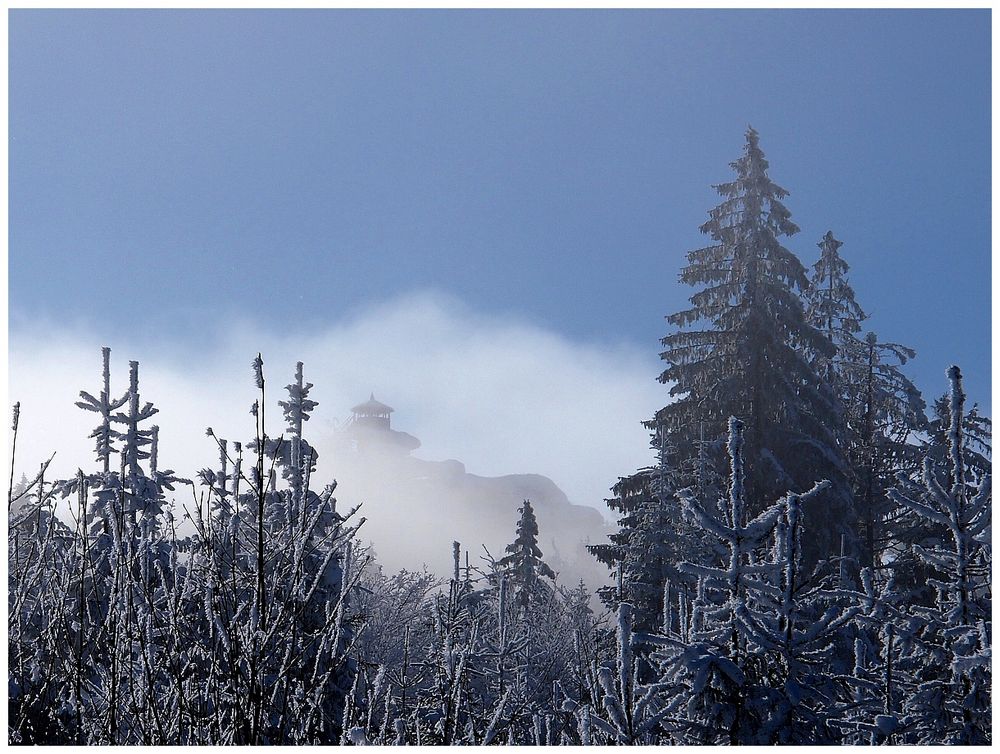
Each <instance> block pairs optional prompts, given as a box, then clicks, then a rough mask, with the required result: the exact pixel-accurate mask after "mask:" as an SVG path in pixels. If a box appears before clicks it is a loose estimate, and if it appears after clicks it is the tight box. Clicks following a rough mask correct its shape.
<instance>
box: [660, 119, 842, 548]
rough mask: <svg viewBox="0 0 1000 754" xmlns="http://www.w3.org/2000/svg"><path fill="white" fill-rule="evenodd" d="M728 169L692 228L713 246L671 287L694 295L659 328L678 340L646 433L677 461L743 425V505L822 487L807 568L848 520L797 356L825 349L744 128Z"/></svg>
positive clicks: (785, 223) (786, 223)
mask: <svg viewBox="0 0 1000 754" xmlns="http://www.w3.org/2000/svg"><path fill="white" fill-rule="evenodd" d="M731 166H732V168H733V170H734V171H735V173H736V177H735V179H734V180H733V181H730V182H728V183H723V184H721V185H718V186H716V190H717V191H718V192H719V194H720V195H721V196H722V197H723V201H722V203H721V204H719V205H718V206H717V207H715V208H714V209H712V210H711V211H710V212H709V220H708V222H706V223H705V224H704V225H702V226H701V231H702V232H703V233H705V234H707V235H708V236H710V237H711V239H712V242H713V243H712V244H711V245H710V246H706V247H704V248H701V249H696V250H694V251H691V252H690V253H689V254H688V264H687V266H685V267H684V268H683V270H682V272H681V281H682V282H685V283H687V284H688V285H692V286H696V287H698V288H699V290H698V291H697V292H696V293H695V294H694V295H693V296H691V299H690V301H691V308H689V309H687V310H685V311H681V312H678V313H676V314H673V315H671V316H669V317H668V318H667V320H668V322H669V323H670V324H671V325H674V326H675V327H676V328H677V330H676V331H675V332H672V333H670V334H669V335H667V336H666V337H665V338H663V341H662V342H663V345H664V347H665V350H664V351H663V353H662V354H661V358H663V360H664V361H666V362H667V367H666V369H665V370H664V371H663V373H662V374H661V375H660V381H661V382H664V383H670V384H671V388H670V394H671V396H673V397H674V400H673V401H672V402H671V403H670V404H669V405H667V406H666V407H664V408H663V409H661V410H660V411H659V412H657V414H656V417H655V418H654V420H653V421H652V422H651V424H652V425H654V426H657V427H660V426H664V427H665V430H666V432H667V433H669V434H670V435H671V441H673V442H675V443H676V444H677V445H678V447H679V448H681V453H682V454H683V453H684V452H685V451H684V448H685V446H686V448H687V452H688V453H689V454H691V453H693V447H694V446H695V440H697V439H698V438H699V436H700V434H701V433H702V432H703V433H704V435H706V436H712V437H719V436H721V435H722V434H723V433H724V432H725V422H726V420H727V418H728V417H729V416H731V415H735V416H743V417H746V421H747V429H746V472H747V474H746V476H747V490H748V499H749V500H752V501H762V500H773V499H776V498H778V497H780V496H781V495H783V494H785V493H786V492H788V491H789V490H793V491H794V490H798V491H801V490H805V489H808V488H809V487H810V486H811V485H812V483H813V482H814V481H815V480H816V479H822V478H827V479H829V480H830V481H831V483H832V484H831V487H830V489H829V490H828V491H827V492H826V493H825V494H824V495H823V499H822V500H817V503H816V506H817V510H816V512H815V514H813V516H812V520H815V521H817V527H816V531H817V533H820V532H823V533H824V536H821V537H817V538H815V539H813V540H811V542H810V548H809V550H807V553H806V556H807V561H810V562H815V560H816V559H818V557H819V556H820V555H822V554H832V553H833V552H834V551H836V550H837V549H839V543H840V534H841V532H842V531H843V530H844V529H845V528H846V527H848V526H850V525H851V524H853V520H854V514H853V510H852V501H851V493H850V488H849V484H848V481H847V473H846V472H847V469H846V464H845V460H844V457H843V453H842V450H841V449H840V448H839V447H838V442H837V430H838V428H839V427H842V424H843V411H842V409H841V404H840V402H839V400H838V399H837V396H836V395H835V393H834V391H833V390H832V389H831V388H830V386H829V384H828V383H827V381H826V380H825V379H824V378H823V377H822V376H821V375H819V374H817V372H816V370H815V369H814V367H813V365H812V364H811V363H810V359H809V357H808V354H821V355H822V356H824V357H831V356H832V355H833V353H834V347H833V345H832V344H831V343H830V341H829V340H828V339H827V338H826V337H824V334H823V333H822V332H821V331H819V330H817V328H816V327H814V326H813V325H812V324H811V323H810V322H809V320H808V318H807V316H806V312H805V310H804V307H803V304H802V300H801V298H800V292H802V291H804V290H805V289H806V288H807V286H808V280H807V277H806V270H805V268H804V267H803V265H802V263H801V262H800V261H799V259H798V258H797V257H796V256H795V254H793V253H792V252H791V251H789V250H788V249H787V248H785V247H784V246H783V245H782V243H781V239H782V238H783V237H787V236H791V235H793V234H795V233H797V232H798V230H799V229H798V227H797V226H796V225H795V223H793V222H792V220H791V214H790V212H789V211H788V209H787V208H786V207H785V206H784V204H782V200H783V199H784V198H785V197H786V196H787V195H788V192H787V191H786V190H785V189H783V188H782V187H781V186H779V185H778V184H776V183H774V182H773V181H772V180H771V179H770V178H769V177H768V162H767V160H766V159H765V157H764V153H763V152H762V151H761V148H760V145H759V142H758V136H757V132H756V131H755V130H753V129H752V128H750V129H748V130H747V133H746V145H745V146H744V150H743V156H742V157H740V158H739V159H738V160H736V161H735V162H733V163H731ZM662 435H663V433H662V432H661V433H660V436H662ZM654 442H655V440H654ZM849 536H850V535H849Z"/></svg>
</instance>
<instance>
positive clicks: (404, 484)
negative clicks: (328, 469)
mask: <svg viewBox="0 0 1000 754" xmlns="http://www.w3.org/2000/svg"><path fill="white" fill-rule="evenodd" d="M392 412H393V409H392V408H391V407H389V406H387V405H385V404H384V403H380V402H379V401H377V400H375V396H374V394H373V395H372V396H371V397H370V399H369V400H368V401H366V402H364V403H361V404H359V405H357V406H355V407H354V408H353V409H352V416H351V418H350V419H349V420H348V421H347V422H346V423H345V424H344V425H342V427H341V428H340V429H339V430H338V431H337V432H336V436H335V438H334V440H333V447H332V448H330V449H329V450H328V451H326V452H325V453H324V456H325V457H326V458H329V459H330V460H331V462H332V467H333V469H334V470H335V473H336V476H337V480H338V488H337V497H338V500H339V501H340V506H341V507H342V508H343V507H347V506H354V505H356V504H358V503H363V507H362V510H361V512H362V514H363V515H364V516H366V518H367V519H368V520H367V522H366V523H365V525H364V527H363V528H362V530H361V539H362V541H366V542H367V541H370V542H372V543H373V544H374V549H375V553H376V555H377V557H378V560H379V562H380V563H381V564H382V565H383V566H384V567H385V568H386V569H387V570H389V571H393V570H398V569H401V568H409V569H416V568H419V567H420V565H421V564H426V565H427V566H428V567H429V568H430V569H431V570H432V571H434V572H435V573H437V574H440V575H446V574H448V573H449V572H450V569H451V562H452V549H451V543H452V542H453V541H455V540H457V541H459V542H461V544H462V548H463V550H468V551H470V552H471V557H472V563H473V564H474V565H475V564H476V563H477V561H478V556H480V555H485V553H484V550H483V547H484V546H485V547H486V548H488V550H489V551H490V553H492V554H493V556H494V557H500V556H501V555H502V554H503V548H504V546H505V545H507V544H509V542H510V541H511V540H512V538H513V536H514V531H515V527H516V523H517V519H518V512H517V511H518V508H519V506H520V505H521V503H522V502H523V501H524V500H525V499H528V500H531V502H532V505H533V506H534V509H535V512H536V514H537V518H538V527H539V538H538V542H539V546H540V547H541V548H542V550H543V552H544V553H545V559H546V561H547V562H548V563H549V564H550V565H551V566H552V568H553V569H555V571H557V572H558V574H559V581H560V583H563V584H567V585H572V584H574V583H576V581H578V580H579V579H581V578H583V579H584V580H585V581H586V582H587V583H588V584H590V585H591V586H596V585H598V584H601V583H604V581H606V579H607V570H606V569H605V568H604V567H603V566H601V565H600V564H598V563H597V562H596V561H595V560H594V558H593V556H591V555H590V554H589V553H588V552H587V551H586V548H585V545H586V544H588V543H590V542H601V541H603V540H604V538H605V537H606V535H607V532H608V527H607V525H606V523H605V521H604V519H603V517H602V516H601V514H600V513H599V512H598V511H597V510H596V509H594V508H591V507H589V506H583V505H574V504H573V503H571V502H570V501H569V500H568V499H567V497H566V495H565V493H563V491H562V490H560V489H559V487H558V486H556V484H555V483H554V482H553V481H552V480H551V479H549V478H548V477H545V476H542V475H540V474H510V475H507V476H501V477H483V476H478V475H476V474H470V473H468V472H467V471H466V469H465V465H464V464H462V463H461V462H460V461H456V460H446V461H428V460H423V459H421V458H416V457H414V456H413V455H411V453H412V451H414V450H416V449H417V448H419V446H420V441H419V440H418V439H417V438H416V437H414V436H413V435H410V434H407V433H406V432H400V431H398V430H395V429H393V428H392V426H391V419H390V414H391V413H392Z"/></svg>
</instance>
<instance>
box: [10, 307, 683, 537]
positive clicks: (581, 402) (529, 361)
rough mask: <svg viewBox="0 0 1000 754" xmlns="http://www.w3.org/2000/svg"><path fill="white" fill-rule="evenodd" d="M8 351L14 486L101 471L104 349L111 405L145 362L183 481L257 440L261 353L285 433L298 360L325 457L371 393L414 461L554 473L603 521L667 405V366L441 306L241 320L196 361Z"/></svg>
mask: <svg viewBox="0 0 1000 754" xmlns="http://www.w3.org/2000/svg"><path fill="white" fill-rule="evenodd" d="M10 344H11V345H10V348H11V354H10V355H11V361H10V389H11V399H12V400H19V401H20V402H21V406H22V420H21V428H20V432H19V435H18V447H17V464H16V472H17V474H18V475H20V473H21V472H25V473H27V474H28V475H29V476H30V475H31V473H32V471H33V470H35V469H37V464H38V463H39V462H40V461H41V460H43V459H44V458H47V457H48V456H49V455H50V454H51V453H52V452H53V451H57V456H56V460H55V461H54V462H53V466H52V469H53V471H54V473H55V474H57V475H60V476H65V475H69V474H72V473H73V472H74V471H75V469H76V468H77V466H82V467H83V468H84V469H87V468H91V467H92V466H93V464H95V461H94V455H93V441H92V440H89V439H87V435H88V434H89V432H90V431H91V430H92V429H93V427H94V426H96V424H97V416H96V414H92V413H88V412H85V411H82V410H80V409H78V408H76V407H75V406H74V405H73V403H74V402H75V401H76V400H77V395H78V393H79V391H80V390H81V389H86V390H88V391H89V392H91V393H94V394H96V393H97V392H98V390H99V384H100V347H101V346H102V345H109V346H111V348H112V392H115V393H119V394H120V393H123V392H124V390H125V388H126V387H127V381H128V361H129V360H131V359H136V360H138V361H139V362H140V392H141V396H142V400H143V401H146V400H149V401H152V402H153V403H154V404H155V405H156V406H157V407H158V408H159V409H160V413H159V415H158V416H157V417H156V421H157V422H158V424H159V425H160V428H161V429H160V438H161V440H160V448H161V450H160V465H161V467H165V468H173V469H174V470H175V471H177V472H178V473H180V474H181V475H185V476H193V475H194V474H195V471H196V470H197V469H199V468H203V467H206V466H213V465H214V463H215V457H216V455H217V453H216V450H215V447H214V443H213V442H212V441H211V440H210V439H209V438H207V437H205V434H204V430H205V427H207V426H212V427H213V428H214V429H215V431H216V433H217V434H218V435H220V436H223V437H228V438H231V439H242V440H247V439H249V438H250V436H251V435H252V432H253V420H252V418H251V416H250V415H249V407H250V404H251V402H252V401H253V400H254V398H255V397H256V396H255V388H254V386H253V382H252V377H251V371H250V360H251V358H252V357H253V356H255V355H256V353H257V352H258V351H261V352H262V353H263V355H264V361H265V374H266V377H267V379H268V386H269V401H268V403H269V404H270V405H269V406H268V411H269V413H268V419H269V426H270V427H271V432H272V433H274V434H277V432H276V430H277V429H278V425H279V423H280V421H281V415H280V410H279V409H278V407H277V406H276V401H277V400H279V399H281V398H283V397H284V390H283V388H284V385H286V384H288V383H289V382H290V381H291V379H292V376H293V373H294V364H295V362H296V361H299V360H301V361H303V362H304V363H305V376H306V379H307V380H308V381H310V382H313V383H315V388H314V389H313V392H312V394H311V397H313V398H314V399H315V400H317V401H319V407H318V408H317V409H316V411H315V412H314V414H313V417H312V419H311V421H310V422H309V423H308V425H307V427H306V430H307V432H306V434H307V437H308V438H309V439H310V441H311V442H313V443H314V444H315V445H316V446H317V447H318V448H319V449H320V451H321V453H322V451H323V449H324V446H325V445H328V442H327V441H328V439H329V438H330V437H332V436H333V435H334V434H335V433H336V428H337V427H338V426H339V425H340V423H342V422H343V421H344V420H346V419H347V418H348V417H349V416H350V408H351V406H353V405H355V404H356V403H359V402H361V401H364V400H366V399H367V398H368V396H369V394H370V393H371V392H374V393H375V396H376V398H378V399H379V400H381V401H383V402H385V403H388V404H389V405H391V406H393V407H394V408H395V409H396V412H395V413H394V414H393V427H394V428H395V429H399V430H402V431H405V432H409V433H411V434H413V435H415V436H417V437H418V438H420V440H421V442H422V447H421V448H420V449H419V450H417V451H416V452H415V454H414V455H416V456H418V457H420V458H425V459H429V460H445V459H452V458H454V459H458V460H461V461H462V462H463V463H464V464H465V466H466V469H467V470H468V472H469V473H471V474H477V475H482V476H500V475H505V474H525V473H535V474H542V475H545V476H547V477H550V478H551V479H552V480H553V481H554V482H555V483H556V484H557V485H558V486H559V487H560V488H562V490H563V491H565V492H566V494H567V496H568V497H569V499H570V501H572V502H573V503H576V504H580V505H590V506H592V507H595V508H597V509H599V510H601V511H602V512H604V513H605V514H606V513H607V511H606V509H605V508H604V506H603V503H602V500H603V498H604V497H605V496H606V494H607V490H608V487H609V486H610V485H611V484H612V483H613V482H614V481H615V480H616V478H617V477H618V475H621V474H625V473H628V472H630V471H632V470H634V469H635V468H636V467H637V466H639V465H643V464H645V463H648V462H649V461H650V458H651V456H650V451H649V449H648V436H647V433H646V431H645V430H644V429H643V428H642V426H641V425H640V422H641V420H642V419H643V418H645V417H647V416H650V415H651V414H652V412H653V410H655V408H657V407H658V406H659V405H662V403H663V402H664V400H665V398H666V396H665V391H664V388H663V387H662V386H660V385H659V384H658V383H657V382H656V381H655V379H654V376H655V374H656V370H657V364H656V362H655V353H652V354H651V353H646V352H643V351H641V350H639V349H636V348H634V347H629V346H625V345H608V344H597V343H581V342H574V341H572V340H569V339H567V338H565V337H563V336H561V335H558V334H556V333H554V332H551V331H548V330H545V329H543V328H540V327H538V326H537V325H534V324H531V323H528V322H524V321H517V320H514V319H511V318H509V317H502V316H491V315H484V314H480V313H476V312H474V311H472V310H470V309H469V308H468V307H466V306H464V305H462V304H461V303H459V302H457V301H455V300H453V299H449V298H446V297H443V296H440V295H435V294H419V295H411V296H407V297H403V298H399V299H394V300H392V301H389V302H387V303H384V304H382V305H379V306H376V307H373V308H371V309H368V310H366V311H364V312H361V313H359V314H357V315H356V316H354V317H351V318H349V319H346V320H344V321H341V322H338V323H335V324H333V325H331V326H330V327H328V328H326V329H322V330H305V331H304V332H298V333H294V334H291V335H287V334H283V333H277V332H274V331H271V330H269V329H268V328H267V327H266V326H262V325H260V324H259V323H252V322H249V321H243V322H239V323H236V324H235V325H231V326H229V327H227V328H225V330H224V331H220V332H219V333H218V334H217V338H216V345H215V346H214V347H213V348H211V349H208V350H202V351H199V352H195V351H194V349H188V348H185V346H184V344H177V343H174V344H170V346H169V347H164V346H160V347H158V346H157V345H156V344H154V343H151V342H148V341H147V342H142V343H135V342H109V343H104V342H103V341H102V340H101V338H100V337H99V336H98V335H96V334H94V333H93V332H81V331H59V330H56V329H54V328H52V327H47V326H41V325H37V326H33V327H32V326H27V327H25V326H19V327H18V328H17V329H16V330H15V331H14V332H12V334H11V340H10ZM335 455H336V454H335V453H326V454H323V455H321V458H320V463H319V473H318V476H319V481H322V482H325V481H328V480H329V479H330V478H333V477H336V476H337V473H338V472H337V458H336V457H335ZM511 523H512V524H513V522H511Z"/></svg>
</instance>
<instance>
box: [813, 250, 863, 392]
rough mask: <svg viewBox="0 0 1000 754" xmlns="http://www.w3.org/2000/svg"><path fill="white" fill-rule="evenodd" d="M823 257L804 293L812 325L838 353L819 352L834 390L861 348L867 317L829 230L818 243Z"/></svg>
mask: <svg viewBox="0 0 1000 754" xmlns="http://www.w3.org/2000/svg"><path fill="white" fill-rule="evenodd" d="M817 245H818V246H819V248H820V257H819V260H818V261H817V262H816V264H814V265H813V274H812V277H811V278H810V280H809V286H808V287H807V288H806V290H805V301H806V314H807V316H808V318H809V322H810V324H812V326H813V327H815V328H816V329H817V330H819V331H820V332H822V333H823V334H824V335H826V338H827V340H828V341H830V342H831V343H832V344H833V345H834V346H835V347H836V350H835V351H833V352H832V353H829V352H828V353H817V354H816V358H817V361H818V363H817V368H818V371H819V372H820V374H822V375H823V376H824V377H826V380H827V382H828V383H829V384H830V386H831V387H833V388H834V389H835V390H836V389H837V388H838V387H839V385H838V383H839V382H840V380H839V376H840V373H841V372H842V371H843V370H842V368H841V362H842V361H843V360H844V359H845V357H847V356H848V354H850V353H851V351H852V349H854V348H856V347H857V345H858V337H857V335H858V333H859V332H860V331H861V323H862V322H863V321H864V320H865V319H867V316H868V315H866V314H865V313H864V311H863V310H862V309H861V307H860V306H859V305H858V303H857V301H855V299H854V289H853V288H851V284H850V283H849V282H848V281H847V271H848V269H850V268H849V266H848V264H847V262H846V261H845V260H844V258H843V257H841V256H840V253H839V249H840V247H841V246H843V245H844V244H843V242H842V241H838V240H837V239H836V238H834V237H833V231H827V232H826V235H825V236H823V240H822V241H820V242H819V244H817Z"/></svg>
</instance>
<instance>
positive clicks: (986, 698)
mask: <svg viewBox="0 0 1000 754" xmlns="http://www.w3.org/2000/svg"><path fill="white" fill-rule="evenodd" d="M948 378H949V380H950V381H951V390H950V392H949V401H948V417H949V426H948V459H947V466H946V473H941V471H942V470H941V469H940V468H938V467H936V465H935V464H934V462H933V460H932V458H931V457H930V456H928V457H927V458H926V459H925V461H924V468H923V474H922V478H921V479H920V480H919V481H917V480H913V479H909V478H907V477H905V476H901V478H900V484H899V486H898V487H897V488H894V489H893V490H891V491H890V493H889V494H890V495H891V496H892V498H893V500H895V501H896V502H897V503H898V504H899V505H901V506H903V507H905V508H908V509H909V510H910V511H912V512H913V513H915V514H916V515H917V516H919V517H921V518H923V519H925V520H926V521H928V522H929V523H931V524H933V525H935V526H937V527H939V528H940V529H942V530H943V531H944V532H946V537H944V538H941V539H940V540H938V541H936V542H933V543H928V544H926V545H920V544H914V545H913V550H914V552H915V553H916V555H917V556H918V557H919V558H921V559H922V560H923V561H924V562H925V563H926V564H927V565H928V566H930V567H931V568H932V569H933V571H934V572H935V573H936V574H937V575H938V578H937V579H935V580H933V581H932V582H931V585H932V586H933V587H934V589H935V590H936V592H937V599H936V603H935V605H934V606H933V607H930V608H927V607H923V606H919V605H918V606H915V607H914V608H913V614H914V616H915V617H917V618H918V619H920V620H922V621H923V624H924V625H923V627H922V630H921V631H920V632H919V634H918V636H917V638H916V639H915V641H914V649H913V650H912V651H914V652H917V653H919V655H920V656H922V657H923V658H924V663H923V668H922V669H921V670H920V672H919V674H918V676H917V678H916V679H915V680H916V681H917V684H916V687H915V688H914V689H913V691H912V693H910V694H909V695H908V696H907V698H906V700H905V702H904V713H905V718H904V723H903V724H904V726H905V729H906V731H907V734H906V735H907V740H909V741H911V742H913V743H949V744H966V745H968V744H986V743H989V742H990V741H991V738H992V735H991V727H990V726H991V723H990V712H989V711H990V657H991V633H992V621H991V597H990V594H991V585H990V563H991V547H990V530H991V521H992V510H991V509H992V501H993V498H992V491H991V477H990V475H989V474H979V473H976V472H975V471H973V470H971V469H970V468H969V465H968V462H967V460H966V455H967V451H966V447H965V445H966V440H965V431H964V426H963V425H964V421H963V420H964V418H965V393H964V391H963V389H962V374H961V371H960V370H959V368H958V367H957V366H952V367H950V368H949V369H948ZM970 472H971V473H970Z"/></svg>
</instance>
